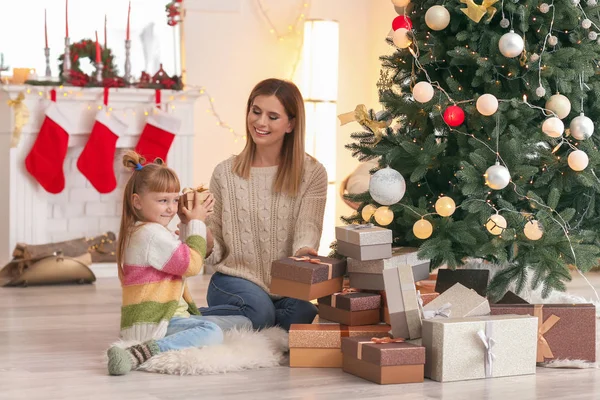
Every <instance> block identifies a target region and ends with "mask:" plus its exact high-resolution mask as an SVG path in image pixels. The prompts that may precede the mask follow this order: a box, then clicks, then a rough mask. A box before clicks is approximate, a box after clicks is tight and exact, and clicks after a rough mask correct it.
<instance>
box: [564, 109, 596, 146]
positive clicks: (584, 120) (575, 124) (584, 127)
mask: <svg viewBox="0 0 600 400" xmlns="http://www.w3.org/2000/svg"><path fill="white" fill-rule="evenodd" d="M569 128H570V129H571V136H573V137H574V138H575V139H577V140H585V139H588V138H589V137H591V136H592V134H593V133H594V123H593V122H592V120H591V119H589V118H588V117H586V116H585V114H584V113H581V114H579V116H578V117H575V118H573V120H572V121H571V124H570V125H569Z"/></svg>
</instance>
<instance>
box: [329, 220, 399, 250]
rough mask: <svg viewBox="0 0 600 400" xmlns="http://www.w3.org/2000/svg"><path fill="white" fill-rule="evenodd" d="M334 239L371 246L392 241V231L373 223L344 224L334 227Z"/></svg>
mask: <svg viewBox="0 0 600 400" xmlns="http://www.w3.org/2000/svg"><path fill="white" fill-rule="evenodd" d="M335 238H336V240H337V241H338V242H339V241H342V242H346V243H349V244H354V245H357V246H373V245H379V244H388V243H390V244H391V243H392V239H393V237H392V231H391V230H390V229H387V228H381V227H378V226H374V225H373V224H364V225H356V224H353V225H346V226H336V227H335Z"/></svg>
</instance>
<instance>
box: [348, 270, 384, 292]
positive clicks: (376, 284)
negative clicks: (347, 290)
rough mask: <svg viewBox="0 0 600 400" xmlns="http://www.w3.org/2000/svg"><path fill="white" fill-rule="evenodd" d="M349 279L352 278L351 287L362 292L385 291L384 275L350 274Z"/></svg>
mask: <svg viewBox="0 0 600 400" xmlns="http://www.w3.org/2000/svg"><path fill="white" fill-rule="evenodd" d="M348 277H349V278H350V286H351V287H353V288H357V289H361V290H385V285H384V284H383V275H382V274H381V273H377V274H363V273H359V272H349V273H348Z"/></svg>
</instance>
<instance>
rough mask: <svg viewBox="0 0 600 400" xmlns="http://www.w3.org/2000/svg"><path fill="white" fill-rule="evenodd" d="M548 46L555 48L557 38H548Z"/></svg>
mask: <svg viewBox="0 0 600 400" xmlns="http://www.w3.org/2000/svg"><path fill="white" fill-rule="evenodd" d="M548 44H549V45H550V46H556V45H557V44H558V38H557V37H556V36H554V35H551V36H550V37H549V38H548Z"/></svg>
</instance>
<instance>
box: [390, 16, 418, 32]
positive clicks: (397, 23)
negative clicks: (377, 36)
mask: <svg viewBox="0 0 600 400" xmlns="http://www.w3.org/2000/svg"><path fill="white" fill-rule="evenodd" d="M412 27H413V24H412V21H411V20H410V18H408V17H406V16H404V15H399V16H397V17H396V18H394V20H393V21H392V29H393V30H395V31H397V30H398V29H400V28H404V29H407V30H409V31H410V30H411V29H412Z"/></svg>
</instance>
